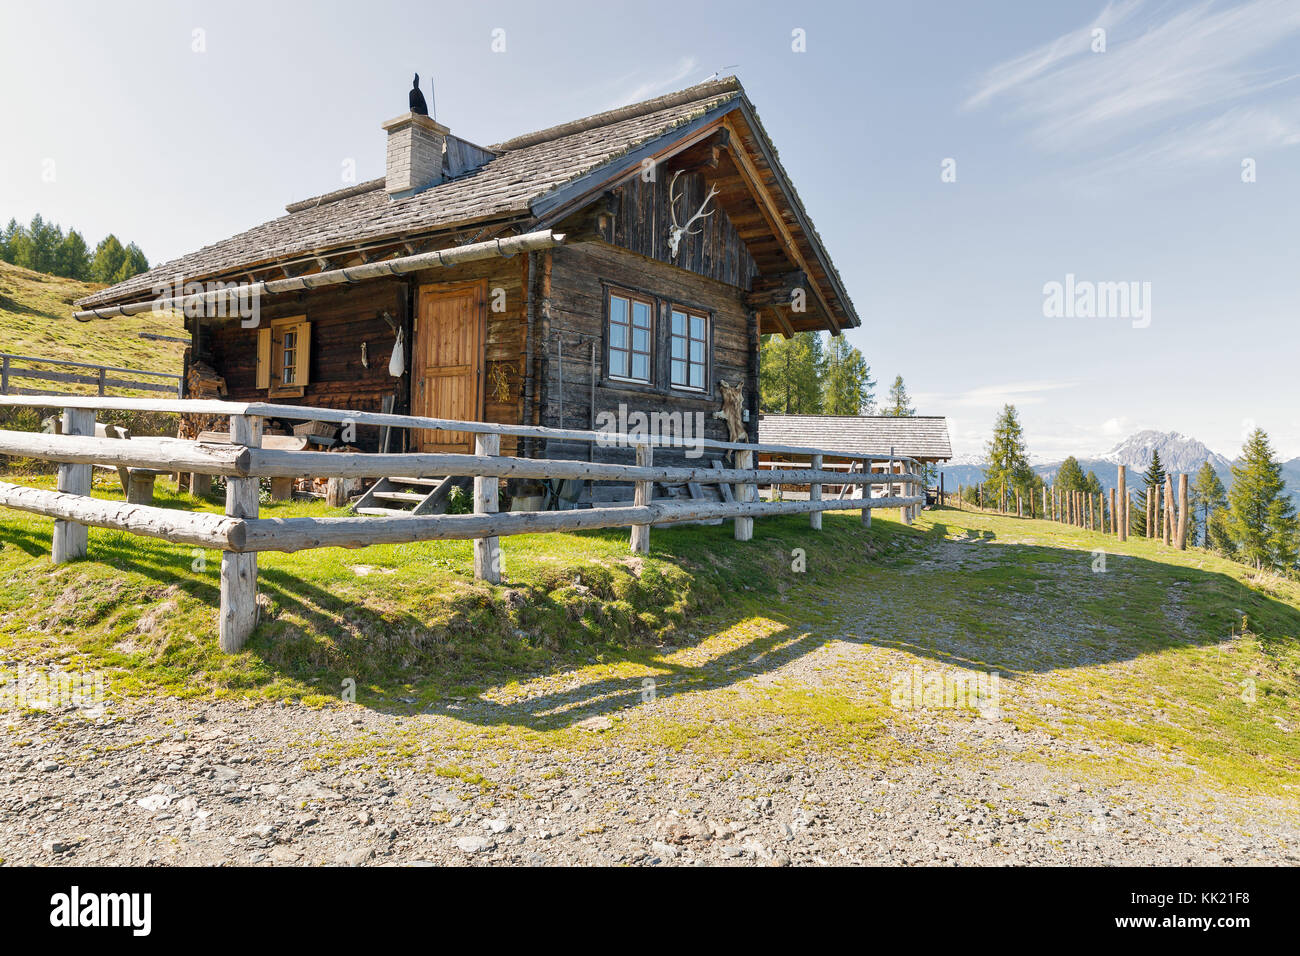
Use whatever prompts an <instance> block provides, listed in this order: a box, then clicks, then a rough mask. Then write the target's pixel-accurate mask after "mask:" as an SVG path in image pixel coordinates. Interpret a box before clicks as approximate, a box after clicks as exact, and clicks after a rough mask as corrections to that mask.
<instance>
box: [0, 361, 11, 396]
mask: <svg viewBox="0 0 1300 956" xmlns="http://www.w3.org/2000/svg"><path fill="white" fill-rule="evenodd" d="M8 394H9V356H7V355H6V356H5V357H4V358H2V359H0V395H8Z"/></svg>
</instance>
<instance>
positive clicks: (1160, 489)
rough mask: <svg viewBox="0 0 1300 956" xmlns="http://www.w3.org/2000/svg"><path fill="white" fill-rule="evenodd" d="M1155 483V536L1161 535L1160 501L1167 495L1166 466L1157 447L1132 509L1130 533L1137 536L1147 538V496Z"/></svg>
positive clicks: (1152, 453) (1153, 450)
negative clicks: (1162, 462)
mask: <svg viewBox="0 0 1300 956" xmlns="http://www.w3.org/2000/svg"><path fill="white" fill-rule="evenodd" d="M1152 485H1155V498H1154V504H1155V509H1156V510H1155V515H1154V517H1155V519H1156V524H1155V526H1154V527H1155V531H1154V532H1153V533H1154V534H1155V536H1156V537H1157V538H1158V537H1160V524H1159V521H1160V507H1161V506H1160V503H1161V502H1162V501H1163V500H1164V495H1165V466H1164V465H1163V464H1161V462H1160V452H1159V451H1158V450H1156V449H1152V451H1151V463H1150V464H1149V465H1147V470H1146V472H1145V473H1144V474H1143V475H1142V486H1141V487H1140V488H1139V489H1138V492H1137V500H1136V502H1134V504H1133V507H1132V508H1131V509H1130V511H1131V513H1132V518H1131V519H1130V522H1129V534H1132V535H1134V536H1135V537H1139V538H1145V537H1146V533H1147V505H1148V502H1147V496H1148V494H1149V493H1150V491H1151V486H1152Z"/></svg>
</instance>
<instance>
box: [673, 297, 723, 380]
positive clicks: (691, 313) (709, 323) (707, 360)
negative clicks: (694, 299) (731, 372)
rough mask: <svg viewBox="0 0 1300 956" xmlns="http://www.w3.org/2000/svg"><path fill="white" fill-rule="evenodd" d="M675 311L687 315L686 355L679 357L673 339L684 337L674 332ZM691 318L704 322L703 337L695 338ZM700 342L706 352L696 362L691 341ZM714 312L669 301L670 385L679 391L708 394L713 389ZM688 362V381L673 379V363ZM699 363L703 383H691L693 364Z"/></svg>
mask: <svg viewBox="0 0 1300 956" xmlns="http://www.w3.org/2000/svg"><path fill="white" fill-rule="evenodd" d="M674 313H677V314H680V315H683V316H685V317H686V335H685V341H686V356H685V358H682V359H678V358H674V357H673V339H675V338H682V336H679V335H677V334H676V333H675V332H673V315H674ZM691 319H699V320H700V321H701V322H703V323H704V335H703V337H702V338H698V339H697V338H695V336H694V335H693V334H692V333H691ZM692 342H699V343H700V345H701V348H702V350H703V353H704V357H703V359H702V360H701V361H700V362H695V361H694V360H693V359H692V358H691V343H692ZM712 345H713V313H712V312H711V311H709V310H708V309H701V308H697V307H695V306H690V305H686V304H684V303H681V302H670V303H668V387H669V388H670V389H672V390H674V391H679V392H693V393H695V394H699V395H708V394H710V393H711V389H712V376H713V348H712ZM683 361H684V362H685V363H686V382H685V383H684V384H678V383H677V382H674V381H673V363H674V362H683ZM692 365H699V366H700V367H701V368H702V369H703V373H704V374H703V383H702V384H700V385H692V384H691V366H692Z"/></svg>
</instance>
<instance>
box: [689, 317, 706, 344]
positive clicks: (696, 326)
mask: <svg viewBox="0 0 1300 956" xmlns="http://www.w3.org/2000/svg"><path fill="white" fill-rule="evenodd" d="M691 338H693V339H702V338H704V320H703V319H701V318H700V317H699V316H698V315H693V316H691Z"/></svg>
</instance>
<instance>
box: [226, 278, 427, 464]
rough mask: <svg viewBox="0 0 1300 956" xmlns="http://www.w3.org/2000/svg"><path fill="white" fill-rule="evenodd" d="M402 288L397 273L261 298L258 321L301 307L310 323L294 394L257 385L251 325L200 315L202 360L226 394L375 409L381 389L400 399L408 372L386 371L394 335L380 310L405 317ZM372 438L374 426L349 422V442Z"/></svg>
mask: <svg viewBox="0 0 1300 956" xmlns="http://www.w3.org/2000/svg"><path fill="white" fill-rule="evenodd" d="M406 289H407V286H406V283H405V282H404V281H402V280H398V279H382V280H375V281H371V282H359V283H357V284H356V285H353V286H334V287H330V288H327V289H317V290H315V291H310V292H299V293H294V294H290V295H279V296H270V297H267V298H265V299H263V300H262V303H261V321H262V324H264V325H265V324H266V323H268V322H270V321H272V320H273V319H277V318H281V317H283V316H290V315H305V316H306V317H307V320H308V321H309V322H310V323H311V325H312V337H311V349H310V358H309V362H310V364H309V375H308V384H307V385H306V386H305V387H304V391H303V395H302V397H296V396H271V395H270V394H269V391H268V390H267V389H265V388H262V389H259V388H258V387H257V331H258V330H257V329H246V328H243V327H242V326H241V325H240V324H239V322H238V321H234V322H223V323H221V324H209V323H208V322H206V321H205V322H204V324H203V331H202V344H201V348H202V353H203V355H202V357H203V360H204V361H206V362H208V363H210V364H211V365H212V367H213V368H214V369H216V371H217V374H219V375H222V376H224V377H225V379H226V388H227V390H228V397H229V399H230V400H231V401H237V402H267V401H269V402H274V403H276V404H278V405H320V406H324V407H327V408H351V409H355V410H357V411H364V412H378V411H381V410H382V406H383V400H384V396H386V395H395V396H396V398H397V406H402V405H404V404H405V402H406V389H407V381H408V379H409V376H403V377H402V379H400V380H399V379H395V378H393V377H392V376H390V375H389V374H388V360H389V358H390V357H391V356H392V352H393V344H394V335H393V331H392V329H391V328H390V327H389V325H388V323H387V322H385V321H384V319H383V314H384V313H385V312H387V313H388V314H389V315H390V316H391V317H392V318H393V320H394V321H395V322H398V323H399V324H402V325H406V324H407V323H408V318H407V293H406ZM362 342H365V343H366V351H367V360H368V362H369V366H370V367H369V368H366V367H365V366H363V365H362V364H361V343H362ZM408 355H409V352H408ZM378 443H379V429H378V428H377V427H372V426H367V427H359V428H358V429H357V440H356V443H355V444H356V445H357V447H359V448H362V449H364V450H367V451H373V450H376V449H377V448H378Z"/></svg>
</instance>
